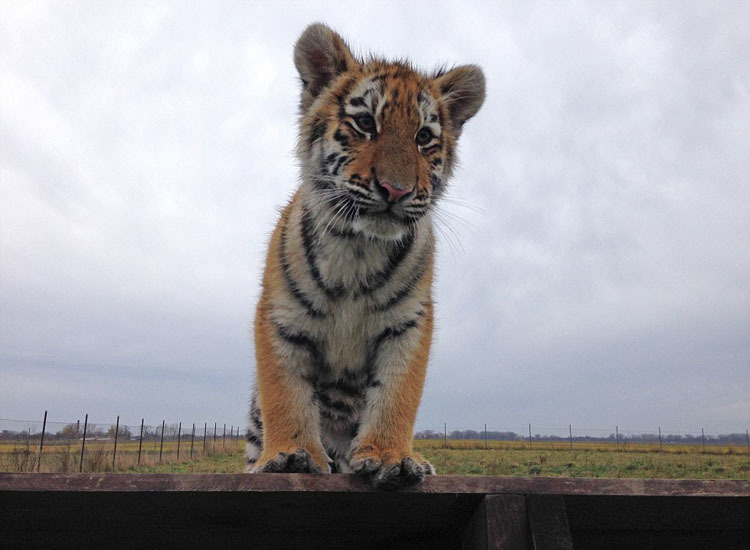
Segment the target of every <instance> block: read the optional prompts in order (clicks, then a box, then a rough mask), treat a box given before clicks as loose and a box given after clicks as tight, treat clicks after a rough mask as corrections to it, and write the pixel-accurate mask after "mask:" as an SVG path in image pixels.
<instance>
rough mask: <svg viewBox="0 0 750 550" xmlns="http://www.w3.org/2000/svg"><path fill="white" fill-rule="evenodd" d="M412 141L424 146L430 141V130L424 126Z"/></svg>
mask: <svg viewBox="0 0 750 550" xmlns="http://www.w3.org/2000/svg"><path fill="white" fill-rule="evenodd" d="M414 139H415V141H416V142H417V145H420V146H425V145H427V144H428V143H430V142H431V141H432V130H430V129H429V128H427V127H426V126H425V127H424V128H422V129H421V130H419V132H417V136H416V137H415V138H414Z"/></svg>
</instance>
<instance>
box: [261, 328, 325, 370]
mask: <svg viewBox="0 0 750 550" xmlns="http://www.w3.org/2000/svg"><path fill="white" fill-rule="evenodd" d="M273 325H274V326H275V327H276V334H278V335H279V337H280V338H281V339H283V340H284V341H285V342H288V343H289V344H292V345H293V346H297V347H300V348H303V349H304V350H306V351H307V352H308V353H309V354H310V358H311V359H312V367H313V371H314V372H321V371H323V372H327V371H328V370H329V369H328V365H327V364H326V360H325V356H324V355H323V352H321V351H320V347H319V345H318V343H317V342H316V341H315V339H314V338H313V337H312V336H309V335H307V334H305V333H303V332H297V331H295V330H294V329H291V328H289V327H285V326H284V325H281V324H279V323H273Z"/></svg>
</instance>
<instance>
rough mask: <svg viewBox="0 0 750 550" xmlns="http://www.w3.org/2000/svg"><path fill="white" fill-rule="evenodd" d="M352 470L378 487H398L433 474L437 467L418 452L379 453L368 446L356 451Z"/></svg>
mask: <svg viewBox="0 0 750 550" xmlns="http://www.w3.org/2000/svg"><path fill="white" fill-rule="evenodd" d="M350 466H351V468H352V471H353V472H354V473H355V474H357V475H359V476H361V477H363V478H365V479H366V480H367V481H368V482H369V483H371V484H372V486H373V487H376V488H378V489H396V488H398V487H405V486H409V485H414V484H416V483H419V482H421V481H422V480H424V478H425V476H426V475H433V474H434V473H435V468H433V467H432V464H430V463H429V462H427V461H426V460H425V459H424V458H422V456H421V455H418V454H416V453H392V452H388V451H383V452H380V453H378V452H377V451H376V450H375V449H374V448H373V447H371V446H367V447H364V448H363V449H361V450H359V451H357V452H355V453H354V456H353V457H352V460H351V463H350Z"/></svg>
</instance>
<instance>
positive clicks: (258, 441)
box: [246, 432, 263, 447]
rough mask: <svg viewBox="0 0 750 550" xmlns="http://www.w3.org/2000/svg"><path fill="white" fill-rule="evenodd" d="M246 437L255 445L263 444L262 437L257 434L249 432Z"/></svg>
mask: <svg viewBox="0 0 750 550" xmlns="http://www.w3.org/2000/svg"><path fill="white" fill-rule="evenodd" d="M246 438H247V442H248V443H252V444H253V445H258V446H259V447H260V446H262V445H263V441H261V439H260V438H259V437H258V436H257V435H255V434H252V433H250V432H247V436H246Z"/></svg>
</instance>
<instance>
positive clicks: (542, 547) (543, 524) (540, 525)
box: [526, 495, 573, 550]
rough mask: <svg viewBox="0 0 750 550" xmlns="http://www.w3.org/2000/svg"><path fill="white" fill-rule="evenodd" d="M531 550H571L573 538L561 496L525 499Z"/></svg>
mask: <svg viewBox="0 0 750 550" xmlns="http://www.w3.org/2000/svg"><path fill="white" fill-rule="evenodd" d="M526 510H527V514H528V518H529V532H530V533H531V542H532V548H533V550H572V549H573V538H572V537H571V535H570V527H569V526H568V514H567V512H566V510H565V499H564V498H563V496H562V495H531V496H527V497H526Z"/></svg>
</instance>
